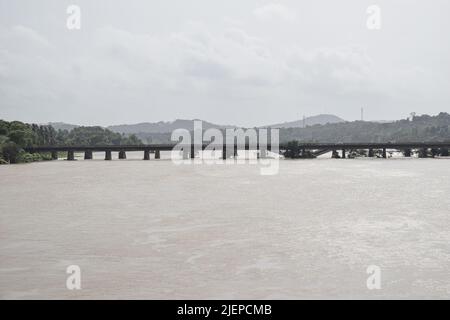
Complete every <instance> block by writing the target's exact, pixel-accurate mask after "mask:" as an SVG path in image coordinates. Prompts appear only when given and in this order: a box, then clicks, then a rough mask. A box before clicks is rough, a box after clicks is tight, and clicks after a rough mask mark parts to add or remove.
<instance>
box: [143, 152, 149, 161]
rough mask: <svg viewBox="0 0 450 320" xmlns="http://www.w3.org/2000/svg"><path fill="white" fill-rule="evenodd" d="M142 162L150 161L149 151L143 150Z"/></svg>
mask: <svg viewBox="0 0 450 320" xmlns="http://www.w3.org/2000/svg"><path fill="white" fill-rule="evenodd" d="M144 160H150V150H144Z"/></svg>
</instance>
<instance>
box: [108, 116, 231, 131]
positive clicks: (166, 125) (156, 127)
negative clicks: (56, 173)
mask: <svg viewBox="0 0 450 320" xmlns="http://www.w3.org/2000/svg"><path fill="white" fill-rule="evenodd" d="M195 120H197V119H195ZM195 120H183V119H177V120H175V121H168V122H164V121H160V122H153V123H151V122H143V123H138V124H123V125H116V126H109V127H108V129H109V130H111V131H113V132H118V133H125V134H131V133H134V134H138V133H141V134H142V133H146V134H148V133H171V132H173V131H174V130H176V129H187V130H189V131H192V130H194V121H195ZM202 126H203V130H207V129H210V128H217V129H226V128H235V126H227V125H218V124H214V123H211V122H207V121H202Z"/></svg>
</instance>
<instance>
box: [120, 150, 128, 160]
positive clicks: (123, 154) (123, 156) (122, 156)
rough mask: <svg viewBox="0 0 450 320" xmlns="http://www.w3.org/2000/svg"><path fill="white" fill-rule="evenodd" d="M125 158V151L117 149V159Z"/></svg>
mask: <svg viewBox="0 0 450 320" xmlns="http://www.w3.org/2000/svg"><path fill="white" fill-rule="evenodd" d="M126 158H127V154H126V152H125V151H123V150H120V151H119V159H121V160H123V159H126Z"/></svg>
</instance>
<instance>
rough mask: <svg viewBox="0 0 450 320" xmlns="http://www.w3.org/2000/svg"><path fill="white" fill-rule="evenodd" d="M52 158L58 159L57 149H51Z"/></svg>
mask: <svg viewBox="0 0 450 320" xmlns="http://www.w3.org/2000/svg"><path fill="white" fill-rule="evenodd" d="M52 159H53V160H58V152H57V151H52Z"/></svg>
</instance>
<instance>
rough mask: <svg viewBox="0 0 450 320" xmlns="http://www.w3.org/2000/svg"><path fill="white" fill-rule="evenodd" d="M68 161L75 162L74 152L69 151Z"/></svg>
mask: <svg viewBox="0 0 450 320" xmlns="http://www.w3.org/2000/svg"><path fill="white" fill-rule="evenodd" d="M67 160H69V161H72V160H75V153H74V152H73V151H67Z"/></svg>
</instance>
